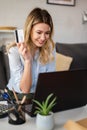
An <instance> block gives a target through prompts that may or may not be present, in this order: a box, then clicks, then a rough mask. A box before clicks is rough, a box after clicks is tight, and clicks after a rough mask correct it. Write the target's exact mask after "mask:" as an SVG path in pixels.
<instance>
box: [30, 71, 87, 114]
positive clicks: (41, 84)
mask: <svg viewBox="0 0 87 130" xmlns="http://www.w3.org/2000/svg"><path fill="white" fill-rule="evenodd" d="M50 93H54V96H57V104H56V105H55V106H54V108H53V112H58V111H63V110H67V109H71V108H76V107H80V106H83V105H85V104H86V103H87V70H72V71H60V72H48V73H40V74H39V76H38V82H37V87H36V92H35V96H34V99H36V100H38V101H40V102H42V101H43V100H45V99H46V97H47V96H48V95H49V94H50ZM35 106H36V104H35V103H33V105H32V110H31V116H35V115H34V112H35Z"/></svg>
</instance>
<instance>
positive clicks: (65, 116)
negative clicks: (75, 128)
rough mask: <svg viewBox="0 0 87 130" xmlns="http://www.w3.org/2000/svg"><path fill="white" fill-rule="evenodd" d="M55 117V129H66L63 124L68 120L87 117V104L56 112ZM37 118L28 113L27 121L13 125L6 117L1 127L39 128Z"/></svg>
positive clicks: (3, 129) (7, 129)
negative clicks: (36, 123)
mask: <svg viewBox="0 0 87 130" xmlns="http://www.w3.org/2000/svg"><path fill="white" fill-rule="evenodd" d="M54 118H55V128H54V130H65V129H64V127H63V126H64V124H65V123H66V122H67V121H68V120H74V121H77V120H80V119H83V118H87V105H86V106H83V107H80V108H76V109H71V110H67V111H62V112H57V113H54ZM35 120H36V117H33V118H31V117H29V116H28V115H26V123H24V124H22V125H11V124H9V123H8V117H6V118H3V119H0V129H1V130H25V129H26V130H37V128H36V125H35Z"/></svg>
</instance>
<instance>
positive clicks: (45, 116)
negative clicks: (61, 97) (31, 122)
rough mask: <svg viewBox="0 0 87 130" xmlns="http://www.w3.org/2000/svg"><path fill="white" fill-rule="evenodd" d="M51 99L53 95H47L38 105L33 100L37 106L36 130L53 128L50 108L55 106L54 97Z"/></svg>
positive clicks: (50, 129)
mask: <svg viewBox="0 0 87 130" xmlns="http://www.w3.org/2000/svg"><path fill="white" fill-rule="evenodd" d="M52 97H53V93H51V94H49V95H48V96H47V98H46V100H45V101H43V102H42V103H40V102H39V101H37V100H33V102H35V103H36V104H37V106H36V111H35V114H37V115H36V126H37V128H38V130H39V129H40V130H52V129H53V127H54V117H53V112H52V108H53V107H54V106H55V104H56V97H54V98H53V99H52Z"/></svg>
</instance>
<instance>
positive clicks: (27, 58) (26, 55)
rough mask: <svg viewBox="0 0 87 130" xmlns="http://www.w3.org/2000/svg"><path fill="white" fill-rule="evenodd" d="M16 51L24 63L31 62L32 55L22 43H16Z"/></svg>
mask: <svg viewBox="0 0 87 130" xmlns="http://www.w3.org/2000/svg"><path fill="white" fill-rule="evenodd" d="M17 47H18V51H19V53H20V55H22V57H23V58H24V60H25V61H30V62H31V61H32V55H31V52H30V51H29V48H28V47H27V45H25V44H24V43H17Z"/></svg>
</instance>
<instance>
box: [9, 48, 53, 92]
mask: <svg viewBox="0 0 87 130" xmlns="http://www.w3.org/2000/svg"><path fill="white" fill-rule="evenodd" d="M54 54H55V53H54ZM38 56H39V52H36V54H35V56H34V58H33V61H32V86H31V89H30V93H34V92H35V89H36V84H37V79H38V75H39V73H44V72H52V71H55V58H54V61H52V62H50V63H47V64H45V65H42V64H41V63H40V62H39V60H38ZM8 58H9V66H10V79H9V82H8V84H7V87H8V88H9V89H10V90H12V87H13V88H14V90H15V91H16V92H18V93H22V91H21V90H20V80H21V78H22V74H23V71H24V59H23V57H22V56H21V55H20V54H19V52H18V48H17V47H12V48H10V50H9V53H8ZM25 87H26V86H25Z"/></svg>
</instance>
